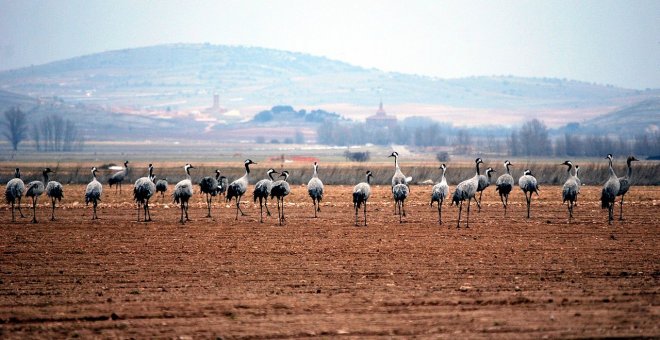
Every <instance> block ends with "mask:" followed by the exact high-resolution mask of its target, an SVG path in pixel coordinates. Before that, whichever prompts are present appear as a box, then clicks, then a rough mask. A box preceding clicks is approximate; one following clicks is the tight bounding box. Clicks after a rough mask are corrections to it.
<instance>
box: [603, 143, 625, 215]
mask: <svg viewBox="0 0 660 340" xmlns="http://www.w3.org/2000/svg"><path fill="white" fill-rule="evenodd" d="M605 158H606V159H607V160H609V162H610V168H609V171H610V177H609V178H608V179H607V182H605V185H603V191H602V193H601V195H600V202H601V208H602V209H607V210H608V220H607V222H608V223H609V224H612V221H614V200H615V199H616V195H617V194H618V193H619V190H620V189H621V182H619V178H618V177H616V173H614V168H612V154H608V155H607V157H605Z"/></svg>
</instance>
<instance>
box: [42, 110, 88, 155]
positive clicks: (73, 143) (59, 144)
mask: <svg viewBox="0 0 660 340" xmlns="http://www.w3.org/2000/svg"><path fill="white" fill-rule="evenodd" d="M33 137H34V141H35V144H36V148H37V150H43V151H46V152H49V151H73V150H80V149H82V145H83V140H82V137H81V136H80V135H79V134H78V129H77V127H76V124H75V123H74V122H72V121H71V120H69V119H63V118H62V117H60V116H48V117H46V118H44V119H43V120H41V122H40V123H39V124H37V126H35V128H34V131H33Z"/></svg>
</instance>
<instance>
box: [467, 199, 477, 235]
mask: <svg viewBox="0 0 660 340" xmlns="http://www.w3.org/2000/svg"><path fill="white" fill-rule="evenodd" d="M475 201H476V199H475ZM471 202H472V199H471V198H468V211H467V221H466V222H465V227H466V228H469V227H470V203H471ZM477 205H479V202H477Z"/></svg>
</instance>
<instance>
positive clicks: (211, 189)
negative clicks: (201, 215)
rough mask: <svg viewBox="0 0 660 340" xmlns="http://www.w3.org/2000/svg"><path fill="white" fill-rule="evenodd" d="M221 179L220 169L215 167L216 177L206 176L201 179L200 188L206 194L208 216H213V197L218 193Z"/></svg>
mask: <svg viewBox="0 0 660 340" xmlns="http://www.w3.org/2000/svg"><path fill="white" fill-rule="evenodd" d="M219 180H220V170H219V169H215V178H214V177H211V176H206V177H204V178H202V180H201V181H199V190H200V191H201V192H202V193H204V195H205V196H206V207H207V209H208V213H207V215H206V217H211V204H212V201H213V197H215V196H217V195H218V191H220V189H219Z"/></svg>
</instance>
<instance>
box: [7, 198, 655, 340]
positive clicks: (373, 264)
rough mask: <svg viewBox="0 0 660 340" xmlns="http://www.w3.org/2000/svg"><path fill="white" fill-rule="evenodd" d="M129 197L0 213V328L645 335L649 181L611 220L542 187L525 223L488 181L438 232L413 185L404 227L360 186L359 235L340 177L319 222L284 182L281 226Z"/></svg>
mask: <svg viewBox="0 0 660 340" xmlns="http://www.w3.org/2000/svg"><path fill="white" fill-rule="evenodd" d="M130 189H131V187H130V185H125V186H124V193H123V194H122V195H119V194H116V193H115V192H114V188H113V189H112V190H110V189H109V188H105V190H106V191H105V192H104V196H103V201H102V203H101V205H100V206H99V208H100V210H99V217H100V218H101V219H100V220H98V221H92V220H91V219H90V218H91V210H90V209H91V208H85V207H84V201H83V199H82V198H83V190H84V186H82V185H72V186H65V200H64V201H63V202H62V204H61V206H62V207H61V208H59V207H58V209H57V211H56V216H57V220H56V221H54V222H52V221H50V220H49V219H50V209H49V202H46V201H47V199H46V198H45V197H42V198H41V200H40V204H39V206H38V208H37V216H38V218H39V223H38V224H30V223H29V221H30V217H31V216H32V211H31V210H28V209H27V205H25V201H24V209H23V211H24V213H25V215H26V216H28V217H26V218H18V219H17V222H15V223H12V222H11V213H10V210H9V208H8V206H7V205H6V204H5V205H3V206H2V207H1V208H0V225H1V227H0V252H1V254H0V338H5V339H6V338H35V337H42V338H53V337H84V338H90V337H102V338H106V337H111V338H112V337H121V338H128V337H134V338H154V337H166V338H210V337H222V338H243V337H246V338H289V337H308V336H324V337H336V336H344V337H357V338H362V337H371V336H401V337H406V338H407V337H412V336H421V337H433V338H438V337H440V338H443V337H444V338H457V337H460V338H465V337H483V338H542V337H546V336H547V337H550V338H557V337H562V338H564V337H608V336H623V337H629V336H652V337H658V336H660V298H659V297H658V294H659V293H660V285H659V279H660V242H659V239H660V207H659V206H658V204H659V203H660V201H659V200H660V189H658V188H655V187H633V188H632V189H631V192H630V193H629V194H628V195H627V197H626V205H625V211H624V214H625V216H624V217H625V220H624V221H622V222H620V221H618V220H617V221H616V223H614V225H612V226H609V225H608V224H607V212H606V211H605V210H601V209H600V202H599V201H598V199H599V197H600V188H597V187H583V188H582V194H581V196H580V202H579V205H578V206H577V207H576V208H575V219H574V221H573V223H571V224H568V223H567V209H566V206H565V205H562V204H561V200H560V197H561V195H560V189H561V188H560V187H542V191H541V197H540V198H538V199H537V197H536V196H535V197H534V199H533V202H532V218H531V219H529V220H528V219H526V218H524V217H525V205H524V203H523V202H524V199H523V196H522V193H521V192H520V191H519V190H517V189H516V190H515V192H514V193H513V194H512V197H511V201H512V203H511V206H510V209H509V212H508V217H506V218H504V217H503V209H502V207H501V204H500V203H499V197H496V196H495V192H494V189H493V187H490V188H488V189H487V191H486V194H485V195H484V203H483V209H482V211H481V212H480V213H478V212H477V209H475V208H476V207H475V205H474V204H473V205H472V208H473V209H472V210H471V215H470V228H469V229H466V228H463V227H461V228H460V229H457V228H456V217H457V211H458V209H457V208H456V207H450V206H448V204H447V202H446V203H445V205H444V206H443V220H444V224H443V225H439V224H438V223H437V218H438V215H437V209H436V208H435V207H433V208H431V207H429V206H428V201H429V199H428V198H429V196H430V194H429V192H430V187H423V186H413V187H412V188H411V190H412V193H411V197H410V198H409V200H408V201H407V202H406V210H407V212H408V216H406V217H405V218H404V223H399V220H398V216H394V215H393V203H392V201H391V199H390V195H391V194H390V193H389V187H384V186H382V187H373V193H372V198H371V200H370V201H369V204H368V219H369V220H368V222H369V225H368V226H367V227H364V226H360V227H355V226H354V211H353V210H352V203H351V190H352V187H351V186H326V188H325V189H326V195H325V199H324V202H323V205H322V208H321V213H320V215H319V218H317V219H314V218H313V211H312V204H311V200H310V199H309V197H308V196H307V193H306V190H305V188H304V187H303V186H295V187H294V188H293V192H292V194H291V195H290V196H289V197H287V201H286V208H285V209H286V216H287V221H286V223H285V224H284V225H283V226H279V225H278V224H277V220H276V218H275V216H276V208H275V205H274V204H271V210H272V211H273V217H268V218H266V220H265V222H266V223H263V224H260V223H259V222H258V217H259V216H258V214H259V209H258V207H255V206H254V205H253V204H252V202H250V203H245V205H244V206H243V211H245V213H246V214H247V216H241V217H239V219H238V221H236V220H234V216H235V215H234V214H235V210H234V209H233V208H232V207H229V206H227V205H225V203H224V202H223V203H222V204H220V203H214V207H213V211H212V213H213V215H214V220H211V219H209V218H206V217H204V216H205V215H206V206H205V203H203V202H204V200H203V198H202V196H201V195H200V194H198V193H196V195H195V197H194V200H193V202H192V203H191V208H190V217H191V219H192V220H193V221H191V222H189V223H187V224H185V225H181V224H180V223H179V222H178V219H179V213H180V211H179V210H178V209H177V207H176V206H174V205H173V204H172V203H171V202H170V200H169V199H167V200H166V202H162V201H161V199H160V198H157V199H156V200H155V201H154V202H152V217H153V219H154V221H153V222H150V223H144V222H136V221H135V219H136V210H135V205H134V204H133V203H132V202H131V200H130V197H131V196H130V195H129V192H130ZM170 190H172V189H171V188H170ZM251 190H252V187H251V188H250V194H251ZM166 197H167V196H166ZM245 201H246V202H247V199H246V200H245ZM616 212H617V215H616V217H617V218H618V203H617V209H616ZM463 213H464V214H465V213H466V209H464V210H463ZM360 219H362V215H361V213H360Z"/></svg>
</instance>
